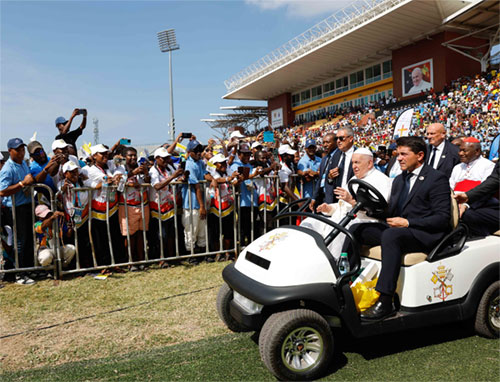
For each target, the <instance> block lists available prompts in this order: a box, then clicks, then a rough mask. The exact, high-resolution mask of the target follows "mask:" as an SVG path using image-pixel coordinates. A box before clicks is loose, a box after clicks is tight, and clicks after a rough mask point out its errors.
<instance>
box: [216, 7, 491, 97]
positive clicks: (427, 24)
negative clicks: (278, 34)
mask: <svg viewBox="0 0 500 382" xmlns="http://www.w3.org/2000/svg"><path fill="white" fill-rule="evenodd" d="M498 4H499V2H498V0H468V1H463V0H446V1H443V0H356V1H354V2H353V3H352V4H351V5H349V6H348V7H346V8H344V9H342V10H340V11H339V12H337V13H335V14H333V15H332V16H330V17H328V18H327V19H325V20H323V21H321V22H320V23H318V24H316V25H315V26H313V27H312V28H311V29H309V30H307V31H306V32H304V33H302V34H301V35H300V36H297V37H295V38H293V39H292V40H290V41H288V42H287V43H286V44H284V45H283V46H281V47H280V48H278V49H276V50H275V51H273V52H271V53H269V54H268V55H266V56H265V57H263V58H261V59H260V60H259V61H257V62H255V63H254V64H252V65H250V66H248V67H247V68H245V69H244V70H242V71H241V72H239V73H237V74H236V75H234V76H232V77H231V78H230V79H228V80H226V81H225V85H226V88H227V91H228V93H227V94H226V95H224V96H223V98H224V99H248V100H268V99H270V98H272V97H275V96H277V95H280V94H283V93H287V92H290V93H293V92H295V91H298V90H301V89H304V88H306V87H309V86H313V85H315V84H317V83H319V82H321V81H324V80H327V79H329V78H332V77H335V76H337V75H339V74H342V73H345V72H347V71H349V70H352V69H355V68H358V67H360V66H362V65H366V64H369V63H371V62H374V61H376V60H380V59H383V58H385V57H387V56H389V55H390V54H391V51H392V50H394V49H398V48H401V47H403V46H406V45H409V44H411V43H413V42H416V41H418V40H420V39H422V38H426V37H429V36H431V35H433V34H435V33H437V32H440V31H443V30H453V31H460V32H461V33H464V31H466V32H465V33H470V32H474V31H477V30H481V29H483V30H482V31H481V32H482V35H483V37H484V36H486V37H490V36H492V35H494V34H495V32H497V31H498V27H497V28H496V29H495V28H494V27H495V25H496V26H498V20H499V16H498V7H499V5H498ZM485 28H486V29H485Z"/></svg>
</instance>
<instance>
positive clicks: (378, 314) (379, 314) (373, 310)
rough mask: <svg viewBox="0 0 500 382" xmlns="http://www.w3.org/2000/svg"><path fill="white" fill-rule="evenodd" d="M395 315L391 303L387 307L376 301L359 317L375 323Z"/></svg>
mask: <svg viewBox="0 0 500 382" xmlns="http://www.w3.org/2000/svg"><path fill="white" fill-rule="evenodd" d="M395 313H396V309H394V305H393V304H392V303H391V304H390V305H387V304H382V303H381V302H380V301H377V302H376V303H375V304H373V305H372V306H370V307H369V308H368V309H366V310H365V311H364V312H362V313H361V314H360V317H361V319H362V320H364V321H377V320H382V319H384V318H386V317H390V316H392V315H393V314H395Z"/></svg>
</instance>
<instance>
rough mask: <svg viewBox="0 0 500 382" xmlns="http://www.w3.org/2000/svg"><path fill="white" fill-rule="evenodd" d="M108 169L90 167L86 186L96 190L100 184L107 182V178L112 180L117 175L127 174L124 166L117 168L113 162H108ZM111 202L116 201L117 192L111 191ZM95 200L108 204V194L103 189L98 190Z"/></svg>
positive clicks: (95, 192) (95, 165)
mask: <svg viewBox="0 0 500 382" xmlns="http://www.w3.org/2000/svg"><path fill="white" fill-rule="evenodd" d="M107 165H108V167H107V168H106V169H103V168H101V167H99V166H98V165H97V164H94V165H93V166H91V167H89V168H88V170H87V175H88V177H89V178H88V179H87V180H86V181H85V182H84V184H85V186H87V187H92V188H95V187H96V186H97V185H98V184H99V183H101V182H103V181H104V180H105V177H108V178H112V177H113V176H115V175H117V174H126V170H125V168H124V167H123V166H118V167H115V164H114V163H113V161H108V163H107ZM109 194H110V199H111V200H110V201H111V202H113V201H114V200H115V199H116V191H111V192H110V193H109ZM93 195H94V196H93V200H96V201H98V202H100V203H105V202H106V193H105V192H103V189H102V188H101V189H100V190H96V191H94V193H93Z"/></svg>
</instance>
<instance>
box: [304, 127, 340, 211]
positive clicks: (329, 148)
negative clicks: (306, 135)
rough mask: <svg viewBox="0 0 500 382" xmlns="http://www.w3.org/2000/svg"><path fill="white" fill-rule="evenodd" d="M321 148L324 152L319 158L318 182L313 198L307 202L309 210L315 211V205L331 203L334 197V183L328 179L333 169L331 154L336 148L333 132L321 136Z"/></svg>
mask: <svg viewBox="0 0 500 382" xmlns="http://www.w3.org/2000/svg"><path fill="white" fill-rule="evenodd" d="M323 149H324V150H325V153H326V154H325V155H324V156H323V158H321V163H320V165H319V182H318V185H317V186H316V188H315V189H314V193H313V198H312V200H311V203H310V204H309V208H310V209H311V211H315V206H319V205H320V204H322V203H333V198H334V197H335V195H334V194H333V189H334V188H335V185H334V184H333V183H332V182H329V181H328V180H329V173H330V171H331V170H332V169H333V156H334V154H335V152H336V150H337V141H336V140H335V134H333V133H328V134H326V135H325V136H324V137H323Z"/></svg>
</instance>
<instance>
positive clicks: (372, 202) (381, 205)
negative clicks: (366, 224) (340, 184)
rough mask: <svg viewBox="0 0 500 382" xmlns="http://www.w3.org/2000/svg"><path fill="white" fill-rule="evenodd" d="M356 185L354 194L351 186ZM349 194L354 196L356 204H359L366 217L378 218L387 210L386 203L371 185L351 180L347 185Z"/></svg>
mask: <svg viewBox="0 0 500 382" xmlns="http://www.w3.org/2000/svg"><path fill="white" fill-rule="evenodd" d="M355 184H357V185H358V190H357V191H356V192H354V190H353V186H354V185H355ZM347 187H348V188H349V193H350V194H351V195H353V196H354V195H355V199H356V202H357V203H361V205H362V207H361V209H362V210H365V211H366V213H367V215H368V216H380V215H382V214H383V213H384V211H385V210H386V208H387V202H386V200H385V198H384V197H383V196H382V194H381V193H380V192H379V191H378V190H377V189H376V188H375V187H373V186H372V185H371V184H369V183H367V182H365V181H362V180H359V179H351V180H350V181H349V183H348V184H347Z"/></svg>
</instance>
